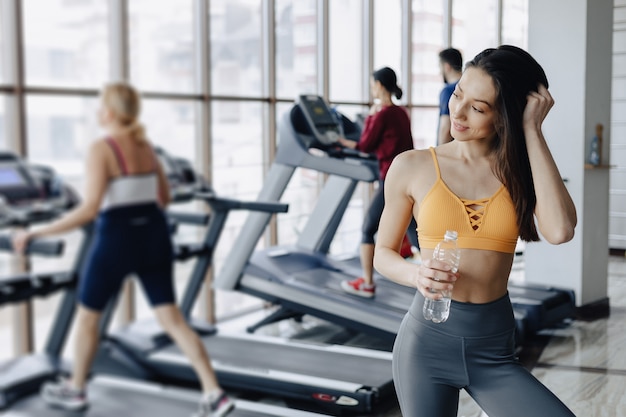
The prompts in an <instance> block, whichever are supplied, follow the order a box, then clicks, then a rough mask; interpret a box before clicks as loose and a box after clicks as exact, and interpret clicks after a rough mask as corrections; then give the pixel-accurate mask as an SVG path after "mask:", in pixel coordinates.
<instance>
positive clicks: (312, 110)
mask: <svg viewBox="0 0 626 417" xmlns="http://www.w3.org/2000/svg"><path fill="white" fill-rule="evenodd" d="M298 105H299V106H300V109H301V110H302V114H303V115H304V118H305V119H306V120H307V122H308V124H309V126H310V127H311V132H312V133H313V135H314V136H315V139H317V141H318V142H319V143H321V144H322V145H324V146H332V145H334V144H336V143H337V139H338V138H339V137H340V136H343V128H342V126H341V124H340V123H339V120H337V118H336V117H335V116H334V115H333V113H332V111H331V110H330V108H329V107H328V105H327V104H326V102H325V101H324V100H323V99H322V98H321V97H320V96H316V95H312V94H310V95H309V94H303V95H301V96H300V97H299V98H298Z"/></svg>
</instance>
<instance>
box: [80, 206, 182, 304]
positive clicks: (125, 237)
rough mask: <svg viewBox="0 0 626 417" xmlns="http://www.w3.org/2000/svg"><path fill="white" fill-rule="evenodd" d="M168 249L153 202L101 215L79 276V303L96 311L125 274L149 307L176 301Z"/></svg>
mask: <svg viewBox="0 0 626 417" xmlns="http://www.w3.org/2000/svg"><path fill="white" fill-rule="evenodd" d="M173 262H174V260H173V248H172V241H171V237H170V233H169V228H168V226H167V220H166V217H165V215H164V213H163V211H162V210H161V209H160V208H159V207H158V206H157V205H156V204H144V205H139V206H128V207H121V208H114V209H110V210H107V211H105V212H104V213H101V214H100V216H99V217H98V220H97V222H96V229H95V238H94V241H93V243H92V245H91V247H90V249H89V252H88V255H87V261H86V262H85V267H84V269H83V271H82V273H81V277H80V284H79V290H78V297H79V301H80V302H81V304H83V305H84V306H86V307H89V308H90V309H92V310H96V311H102V310H103V309H104V308H105V307H106V305H107V303H108V302H109V300H110V299H111V298H112V297H114V296H115V295H117V293H118V292H119V290H120V287H121V286H122V283H123V282H124V279H125V278H126V277H127V276H128V275H129V274H133V273H134V274H136V275H137V277H138V278H139V280H140V282H141V284H142V286H143V289H144V292H145V293H146V295H147V296H148V299H149V300H150V304H151V305H152V306H157V305H161V304H170V303H174V302H175V301H176V298H175V294H174V282H173Z"/></svg>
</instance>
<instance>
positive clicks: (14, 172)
mask: <svg viewBox="0 0 626 417" xmlns="http://www.w3.org/2000/svg"><path fill="white" fill-rule="evenodd" d="M0 195H1V196H3V197H4V199H5V200H6V203H8V204H11V205H16V204H19V203H20V202H23V201H29V200H36V199H39V198H41V190H40V189H39V187H38V186H37V183H36V182H35V179H34V178H33V176H32V175H31V174H30V172H29V170H28V169H27V168H26V167H25V166H24V164H23V163H22V162H21V161H19V160H18V159H14V160H10V159H5V158H2V159H1V160H0Z"/></svg>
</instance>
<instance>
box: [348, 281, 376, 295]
mask: <svg viewBox="0 0 626 417" xmlns="http://www.w3.org/2000/svg"><path fill="white" fill-rule="evenodd" d="M341 288H342V289H343V290H344V291H345V292H349V293H350V294H354V295H358V296H361V297H366V298H372V297H373V296H374V295H375V292H376V286H375V285H373V284H372V285H367V284H366V283H365V278H363V277H359V278H356V279H353V280H351V281H349V280H344V281H341Z"/></svg>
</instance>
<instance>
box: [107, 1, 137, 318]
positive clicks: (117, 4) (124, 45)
mask: <svg viewBox="0 0 626 417" xmlns="http://www.w3.org/2000/svg"><path fill="white" fill-rule="evenodd" d="M109 7H110V9H109V47H110V51H111V53H110V57H111V67H110V68H109V71H110V76H111V81H129V80H130V55H129V52H130V51H129V42H128V32H129V27H128V24H129V19H128V0H109ZM135 292H136V291H135V285H134V282H133V281H132V280H127V281H126V282H125V284H124V286H123V287H122V291H121V294H120V297H119V301H118V310H117V311H118V319H119V321H120V322H121V324H128V323H130V322H132V321H133V320H134V319H135V316H136V311H135V310H136V308H135V307H136V306H135Z"/></svg>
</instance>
